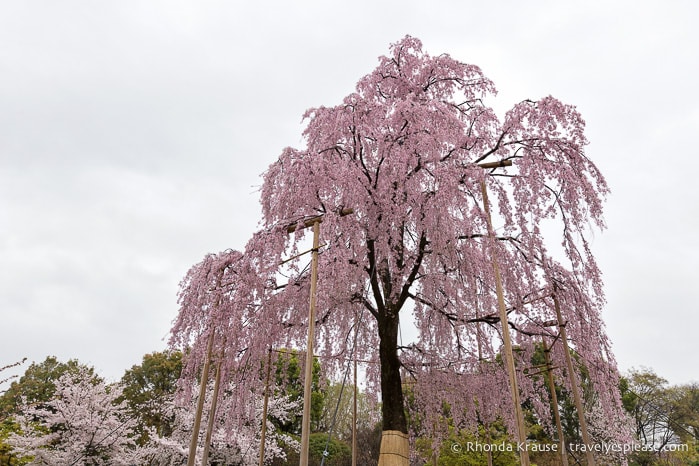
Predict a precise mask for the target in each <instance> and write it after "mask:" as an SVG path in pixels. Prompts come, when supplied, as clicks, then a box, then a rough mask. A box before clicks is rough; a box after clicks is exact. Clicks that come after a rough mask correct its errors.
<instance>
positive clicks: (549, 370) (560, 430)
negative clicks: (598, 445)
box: [541, 337, 568, 466]
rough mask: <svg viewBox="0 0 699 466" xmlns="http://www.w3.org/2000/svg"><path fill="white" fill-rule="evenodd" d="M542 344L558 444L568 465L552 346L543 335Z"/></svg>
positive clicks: (564, 463)
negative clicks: (547, 343)
mask: <svg viewBox="0 0 699 466" xmlns="http://www.w3.org/2000/svg"><path fill="white" fill-rule="evenodd" d="M541 344H542V345H544V360H545V362H546V380H547V382H548V386H549V391H550V392H551V408H552V409H553V420H554V421H555V423H556V430H557V431H558V445H559V448H560V449H561V464H562V465H563V466H568V453H567V452H566V440H565V437H564V436H563V426H562V425H561V415H560V413H559V412H558V396H557V395H556V384H555V383H553V370H552V368H551V358H550V357H549V351H550V350H551V348H547V347H546V340H545V339H544V337H541ZM552 346H553V345H552Z"/></svg>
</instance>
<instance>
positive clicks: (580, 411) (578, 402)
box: [553, 292, 595, 466]
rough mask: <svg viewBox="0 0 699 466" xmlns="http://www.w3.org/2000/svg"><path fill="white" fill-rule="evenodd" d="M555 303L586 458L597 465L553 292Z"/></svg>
mask: <svg viewBox="0 0 699 466" xmlns="http://www.w3.org/2000/svg"><path fill="white" fill-rule="evenodd" d="M553 304H554V308H555V310H556V319H557V320H558V328H559V329H560V332H561V340H563V349H564V354H565V359H566V367H567V368H568V374H569V375H568V377H569V379H570V387H571V390H572V391H573V401H574V402H575V409H576V411H577V412H578V422H579V423H580V431H581V433H582V438H583V443H584V444H585V446H586V448H585V458H586V459H587V466H595V457H594V456H593V454H592V448H591V447H592V443H591V441H590V435H589V434H588V432H587V422H586V421H585V411H584V410H583V406H582V400H581V398H580V392H579V390H578V383H577V376H576V375H575V371H574V370H573V360H572V359H571V357H570V348H569V347H568V336H567V335H566V324H565V322H563V316H562V315H561V305H560V303H559V302H558V296H556V293H555V292H554V294H553Z"/></svg>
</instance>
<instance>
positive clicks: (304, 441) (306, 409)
mask: <svg viewBox="0 0 699 466" xmlns="http://www.w3.org/2000/svg"><path fill="white" fill-rule="evenodd" d="M319 236H320V219H316V221H315V222H314V223H313V253H312V256H311V257H312V258H311V296H310V300H309V306H308V342H307V344H306V367H305V379H304V381H303V419H302V423H301V455H300V456H301V458H300V462H299V465H300V466H308V447H309V443H310V438H311V390H312V389H313V385H312V382H313V340H314V338H315V308H316V286H317V282H318V244H319Z"/></svg>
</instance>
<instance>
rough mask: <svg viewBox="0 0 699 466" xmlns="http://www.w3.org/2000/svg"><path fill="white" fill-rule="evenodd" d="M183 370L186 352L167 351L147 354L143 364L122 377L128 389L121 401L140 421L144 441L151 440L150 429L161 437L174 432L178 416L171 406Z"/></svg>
mask: <svg viewBox="0 0 699 466" xmlns="http://www.w3.org/2000/svg"><path fill="white" fill-rule="evenodd" d="M181 372H182V353H181V352H179V351H164V352H154V353H150V354H146V355H145V356H143V361H142V362H141V364H137V365H134V366H133V367H131V369H129V370H127V371H126V373H125V374H124V376H123V377H122V378H121V383H122V385H123V387H124V390H123V395H122V397H121V399H120V400H119V401H121V400H125V401H126V403H127V405H128V407H129V411H130V413H131V414H132V415H136V416H138V418H139V420H140V422H139V426H138V428H137V432H138V434H139V443H140V444H144V443H145V442H146V441H147V440H148V430H147V429H148V428H152V429H155V432H156V433H157V434H158V435H159V436H161V437H169V436H170V434H171V433H172V423H173V420H174V419H173V415H172V413H171V411H172V410H168V409H167V405H168V404H171V403H172V399H173V397H174V394H175V391H176V390H177V381H178V379H179V378H180V373H181Z"/></svg>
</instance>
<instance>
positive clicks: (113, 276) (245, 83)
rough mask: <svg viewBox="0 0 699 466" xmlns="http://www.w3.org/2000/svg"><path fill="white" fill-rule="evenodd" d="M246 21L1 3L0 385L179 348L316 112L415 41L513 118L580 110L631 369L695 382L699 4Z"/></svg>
mask: <svg viewBox="0 0 699 466" xmlns="http://www.w3.org/2000/svg"><path fill="white" fill-rule="evenodd" d="M241 4H242V3H241V2H229V1H227V2H223V1H221V2H193V1H192V2H183V1H177V2H173V1H167V2H166V1H160V2H158V1H151V2H137V1H119V2H117V1H104V2H92V1H68V2H52V1H26V2H24V1H23V2H19V1H17V2H12V1H2V2H0V317H1V320H0V328H1V331H0V366H2V365H4V364H6V363H10V362H14V361H16V360H18V359H21V358H22V357H24V356H27V357H28V358H29V360H30V361H31V360H36V361H41V360H43V359H44V358H45V357H46V356H47V355H50V354H53V355H56V356H58V357H59V358H61V359H68V358H78V359H79V360H81V361H82V362H85V363H89V364H92V365H94V366H95V367H96V368H97V369H98V371H99V372H100V373H102V374H103V375H105V376H106V377H108V378H110V379H117V378H119V377H121V375H122V374H123V372H124V370H125V369H127V368H129V367H130V366H131V365H133V364H136V363H138V362H139V361H140V359H141V357H142V356H143V354H145V353H148V352H151V351H155V350H161V349H163V348H164V347H165V342H164V339H166V337H167V333H168V330H169V327H170V323H171V321H172V319H173V318H174V316H175V313H176V311H177V303H176V293H177V290H178V282H179V280H180V279H181V278H182V276H183V275H184V274H185V272H186V271H187V269H188V268H189V267H190V266H191V265H193V264H194V263H196V262H198V261H199V260H201V258H202V257H203V256H204V254H206V253H207V252H215V251H220V250H223V249H226V248H235V249H241V248H242V247H243V246H244V244H245V242H246V241H247V238H248V237H249V236H250V235H251V233H252V232H253V231H254V229H255V227H256V224H257V221H258V218H259V209H258V194H257V186H258V185H259V183H260V179H259V175H260V173H262V172H263V171H264V169H265V168H266V167H267V166H268V165H269V163H271V162H272V161H273V160H274V159H275V158H276V157H277V156H278V154H279V153H280V152H281V150H282V149H283V148H284V147H285V146H290V145H291V146H297V147H298V146H300V145H302V139H301V136H300V133H301V129H302V126H301V124H300V119H301V115H302V114H303V112H304V111H305V110H306V109H307V108H309V107H314V106H319V105H335V104H337V103H338V102H339V101H340V99H341V98H342V97H343V96H345V95H346V94H348V93H349V92H351V91H352V90H353V89H354V84H355V83H356V81H357V80H358V79H359V78H360V77H361V76H363V75H364V74H366V73H368V72H369V71H371V70H372V69H373V68H374V66H375V65H376V63H377V57H378V56H379V55H381V54H385V53H387V52H388V46H389V44H390V43H393V42H395V41H397V40H398V39H400V38H401V37H403V36H404V35H406V34H411V35H414V36H416V37H418V38H420V39H421V40H422V41H423V44H424V47H425V49H426V50H427V51H428V52H429V53H431V54H440V53H449V54H450V55H451V56H453V57H455V58H457V59H459V60H461V61H464V62H468V63H473V64H476V65H479V66H480V67H481V68H482V69H483V71H484V72H485V73H486V75H488V76H489V77H490V78H491V79H493V80H494V82H495V84H496V86H497V87H498V89H499V91H500V92H499V95H498V97H497V99H496V100H494V101H493V102H491V104H493V105H494V106H495V107H496V108H497V109H498V111H499V112H500V113H501V114H502V112H504V111H505V110H506V109H507V108H509V107H510V106H511V105H512V104H514V103H515V102H517V101H519V100H522V99H525V98H539V97H543V96H545V95H548V94H552V95H554V96H555V97H558V98H559V99H561V100H563V101H565V102H567V103H571V104H575V105H577V106H578V108H579V110H580V111H581V113H582V114H583V116H584V118H585V119H586V121H587V123H588V133H587V134H588V138H589V139H590V141H591V144H590V146H589V147H588V155H589V157H590V158H592V159H593V160H594V161H595V162H596V163H597V164H598V166H599V167H600V168H601V169H602V171H603V172H604V174H605V175H606V176H607V178H608V181H609V183H610V185H611V188H612V195H611V197H610V199H609V203H608V205H607V211H606V218H607V221H608V224H609V229H608V230H607V231H605V232H603V233H602V234H597V235H596V237H595V239H594V248H595V252H596V254H597V255H598V257H599V261H600V263H601V265H602V268H603V271H604V273H605V279H606V290H607V295H608V301H609V303H608V306H607V308H606V309H605V313H604V317H605V320H606V322H607V325H608V332H609V334H610V337H611V339H612V341H613V344H614V349H615V353H616V355H617V359H618V362H619V366H620V369H621V370H626V369H628V368H630V367H632V366H636V367H637V366H641V365H645V366H649V367H652V368H653V369H655V371H656V372H657V373H658V374H660V375H662V376H665V377H666V378H668V379H669V380H670V381H671V382H672V383H684V382H688V381H690V380H695V381H696V380H699V370H698V369H697V368H696V365H695V364H692V363H691V359H690V357H691V356H693V355H694V354H695V344H694V340H695V338H696V333H697V328H699V314H698V313H697V306H698V305H697V302H699V293H698V292H697V289H698V287H699V286H698V285H697V282H698V279H699V267H697V263H698V262H699V253H698V248H697V247H696V245H695V244H694V240H695V237H696V228H697V223H698V222H699V208H698V205H699V202H698V198H699V196H697V192H696V184H697V183H696V173H697V169H698V168H699V167H698V165H699V162H698V161H697V157H696V153H697V149H696V147H697V145H696V142H695V139H696V137H697V134H698V130H699V91H697V86H696V80H697V75H698V74H699V73H698V71H699V66H698V65H699V58H698V57H699V32H697V28H696V22H697V20H698V19H699V15H698V10H697V7H696V6H695V4H694V3H693V2H689V1H687V2H680V1H663V2H650V1H645V2H644V1H641V2H638V1H616V2H597V1H591V2H577V3H576V4H574V5H573V4H571V3H570V2H558V1H534V2H526V6H525V5H524V2H514V1H497V2H463V1H443V2H438V1H437V2H432V3H429V7H428V3H426V2H414V1H406V0H403V1H400V2H376V1H363V0H361V1H353V2H330V1H300V2H286V1H272V2H246V3H245V6H239V5H241ZM25 367H26V366H25Z"/></svg>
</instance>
